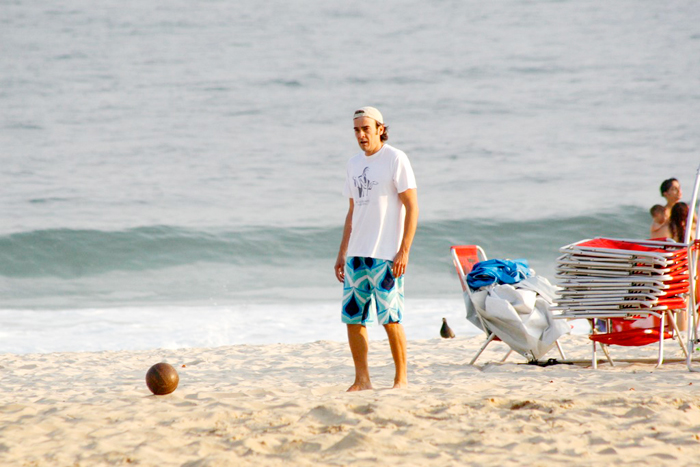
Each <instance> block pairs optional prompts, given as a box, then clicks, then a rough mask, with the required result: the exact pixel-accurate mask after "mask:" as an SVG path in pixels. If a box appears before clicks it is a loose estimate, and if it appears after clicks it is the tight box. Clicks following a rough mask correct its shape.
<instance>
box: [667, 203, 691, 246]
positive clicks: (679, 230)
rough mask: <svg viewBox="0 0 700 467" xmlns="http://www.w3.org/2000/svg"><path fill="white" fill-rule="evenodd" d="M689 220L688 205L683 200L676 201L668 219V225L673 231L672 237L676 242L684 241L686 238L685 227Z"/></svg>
mask: <svg viewBox="0 0 700 467" xmlns="http://www.w3.org/2000/svg"><path fill="white" fill-rule="evenodd" d="M687 222H688V205H687V204H685V203H683V202H680V203H676V204H675V205H674V206H673V209H671V217H670V218H669V220H668V226H669V229H670V231H671V238H672V239H673V240H675V241H676V242H683V240H685V238H684V237H685V227H686V224H687ZM691 237H692V232H691Z"/></svg>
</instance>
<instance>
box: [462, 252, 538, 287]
mask: <svg viewBox="0 0 700 467" xmlns="http://www.w3.org/2000/svg"><path fill="white" fill-rule="evenodd" d="M529 275H530V267H529V266H528V263H527V260H526V259H516V260H514V261H511V260H507V259H489V260H487V261H481V262H478V263H476V264H475V265H474V268H473V269H472V271H471V272H470V273H469V274H467V283H468V284H469V287H471V288H472V289H478V288H480V287H483V286H485V285H491V284H493V283H494V282H498V283H499V284H516V283H518V282H520V281H521V280H523V279H525V278H526V277H528V276H529Z"/></svg>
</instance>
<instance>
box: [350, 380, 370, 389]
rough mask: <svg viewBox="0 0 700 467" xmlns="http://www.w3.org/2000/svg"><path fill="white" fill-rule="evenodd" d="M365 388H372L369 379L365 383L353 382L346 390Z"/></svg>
mask: <svg viewBox="0 0 700 467" xmlns="http://www.w3.org/2000/svg"><path fill="white" fill-rule="evenodd" d="M367 389H372V383H370V382H369V381H368V382H366V383H355V384H353V385H352V386H350V387H349V388H348V390H347V391H346V392H355V391H365V390H367Z"/></svg>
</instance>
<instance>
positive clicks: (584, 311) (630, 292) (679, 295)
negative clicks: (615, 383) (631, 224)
mask: <svg viewBox="0 0 700 467" xmlns="http://www.w3.org/2000/svg"><path fill="white" fill-rule="evenodd" d="M560 252H561V253H562V255H561V256H560V257H559V258H557V274H556V279H557V283H558V285H559V286H560V287H561V289H560V291H559V292H558V298H557V306H555V307H554V308H555V309H557V310H560V311H561V312H562V314H561V315H559V317H563V318H569V319H578V318H584V319H587V320H589V322H590V323H591V334H590V335H589V338H590V340H591V342H592V356H591V364H592V366H593V368H597V355H596V349H597V345H600V347H601V349H602V350H603V352H604V354H605V356H606V357H607V359H608V362H609V363H610V364H611V365H614V362H613V360H612V358H611V356H610V352H609V349H608V346H610V345H620V346H643V345H649V344H652V343H655V342H658V345H659V351H658V361H657V366H661V364H662V363H663V358H664V340H665V339H678V343H679V345H680V347H681V349H682V351H683V352H684V353H685V354H686V355H688V352H687V348H686V346H685V344H684V343H683V340H682V339H681V338H680V331H679V329H678V326H677V324H676V314H677V313H678V312H679V311H682V310H685V309H686V308H687V306H688V292H689V290H690V287H689V286H690V284H689V277H690V276H689V273H688V245H686V244H682V243H675V242H667V241H654V240H634V239H612V238H600V237H599V238H595V239H592V240H591V239H589V240H582V241H580V242H576V243H572V244H570V245H566V246H564V247H562V248H560ZM596 320H603V322H604V323H605V330H604V331H599V330H598V329H597V328H596V326H595V321H596Z"/></svg>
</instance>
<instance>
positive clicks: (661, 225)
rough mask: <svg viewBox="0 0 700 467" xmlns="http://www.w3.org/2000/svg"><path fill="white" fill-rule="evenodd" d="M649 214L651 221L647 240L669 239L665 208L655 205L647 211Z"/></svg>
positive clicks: (669, 233)
mask: <svg viewBox="0 0 700 467" xmlns="http://www.w3.org/2000/svg"><path fill="white" fill-rule="evenodd" d="M649 214H651V218H652V219H653V221H652V223H651V229H650V230H649V238H670V237H671V230H670V228H669V224H668V219H666V208H664V207H663V206H661V205H660V204H655V205H654V206H652V207H651V209H650V210H649Z"/></svg>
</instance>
